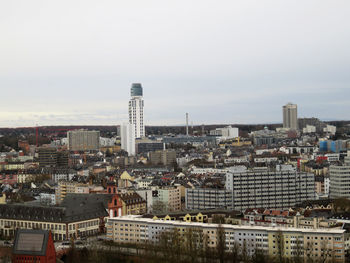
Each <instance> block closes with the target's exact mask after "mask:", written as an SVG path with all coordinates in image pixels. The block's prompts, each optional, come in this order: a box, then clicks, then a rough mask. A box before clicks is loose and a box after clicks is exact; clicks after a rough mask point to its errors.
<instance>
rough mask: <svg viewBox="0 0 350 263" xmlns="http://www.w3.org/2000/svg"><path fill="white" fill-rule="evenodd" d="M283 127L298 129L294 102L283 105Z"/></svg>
mask: <svg viewBox="0 0 350 263" xmlns="http://www.w3.org/2000/svg"><path fill="white" fill-rule="evenodd" d="M283 128H286V129H291V130H297V129H298V108H297V105H296V104H292V103H288V104H287V105H284V106H283Z"/></svg>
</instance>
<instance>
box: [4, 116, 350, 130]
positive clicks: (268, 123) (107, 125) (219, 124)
mask: <svg viewBox="0 0 350 263" xmlns="http://www.w3.org/2000/svg"><path fill="white" fill-rule="evenodd" d="M310 118H316V117H310ZM298 119H299V118H298ZM319 120H320V121H322V122H333V121H334V122H350V119H349V120H336V119H331V120H322V119H319ZM121 124H122V123H120V124H115V125H112V124H83V125H79V124H54V125H39V126H17V127H0V129H31V128H36V127H38V128H44V127H77V128H79V127H82V128H84V127H89V126H101V127H114V126H115V127H118V126H120V125H121ZM202 125H205V126H222V125H232V126H234V125H237V126H244V125H247V126H251V125H281V126H283V123H282V122H266V123H203V124H193V125H192V124H189V125H188V126H189V127H192V126H193V127H201V126H202ZM145 127H186V124H174V125H145Z"/></svg>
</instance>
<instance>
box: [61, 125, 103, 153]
mask: <svg viewBox="0 0 350 263" xmlns="http://www.w3.org/2000/svg"><path fill="white" fill-rule="evenodd" d="M67 139H68V149H69V150H70V151H98V150H99V149H100V132H99V131H86V130H77V131H68V132H67Z"/></svg>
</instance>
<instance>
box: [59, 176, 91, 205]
mask: <svg viewBox="0 0 350 263" xmlns="http://www.w3.org/2000/svg"><path fill="white" fill-rule="evenodd" d="M89 191H90V190H89V185H87V184H82V183H78V182H71V181H59V182H58V186H57V188H56V202H57V203H60V202H62V201H63V199H64V198H65V197H66V195H67V194H88V193H89Z"/></svg>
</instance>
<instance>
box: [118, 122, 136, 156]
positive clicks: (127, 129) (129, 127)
mask: <svg viewBox="0 0 350 263" xmlns="http://www.w3.org/2000/svg"><path fill="white" fill-rule="evenodd" d="M120 140H121V148H122V149H123V150H124V151H126V152H128V155H129V156H134V155H135V154H136V148H135V128H134V125H133V124H130V123H126V124H122V125H121V126H120Z"/></svg>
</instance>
